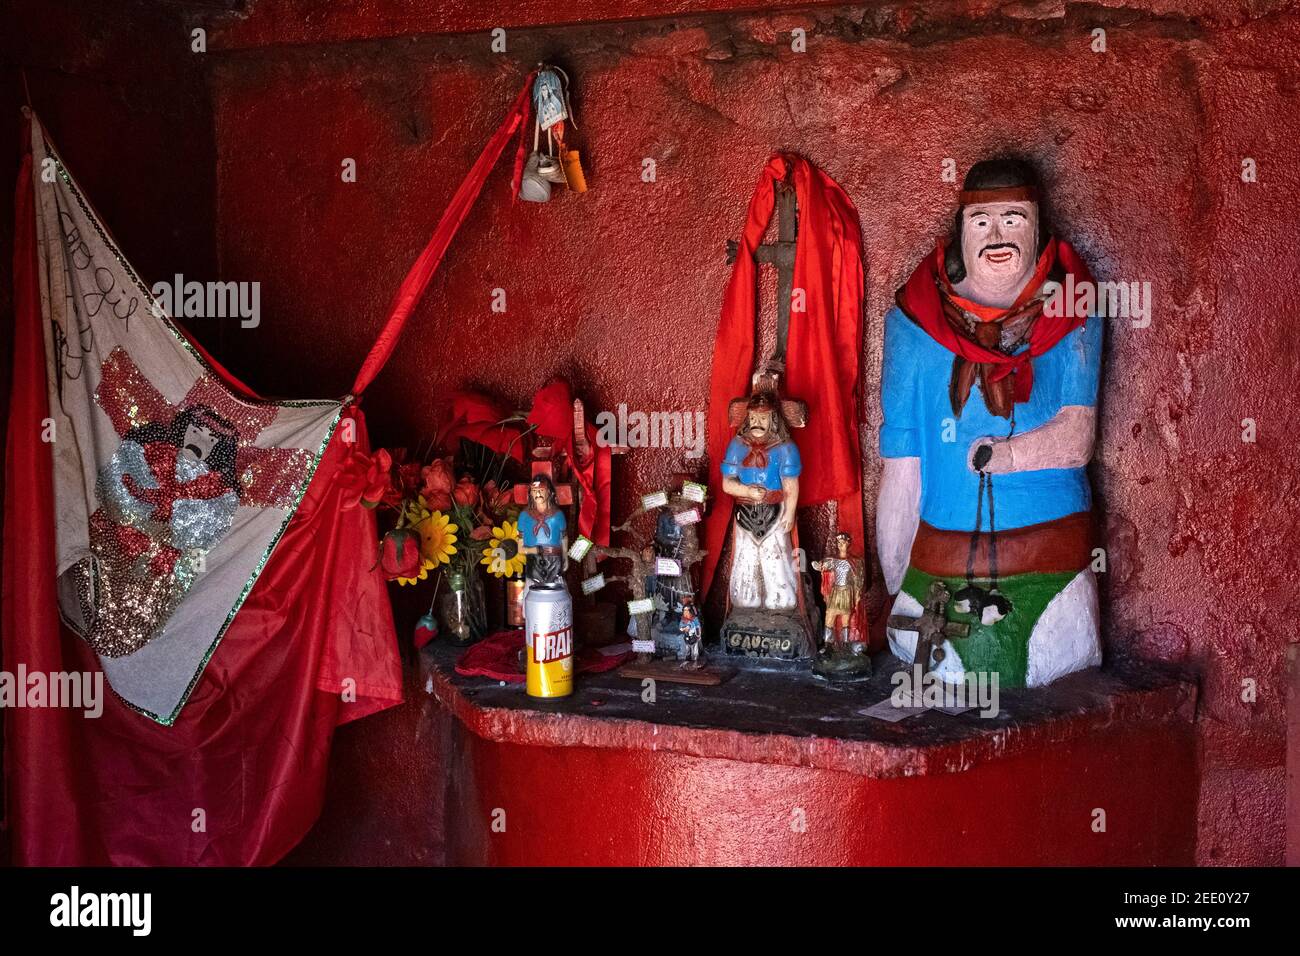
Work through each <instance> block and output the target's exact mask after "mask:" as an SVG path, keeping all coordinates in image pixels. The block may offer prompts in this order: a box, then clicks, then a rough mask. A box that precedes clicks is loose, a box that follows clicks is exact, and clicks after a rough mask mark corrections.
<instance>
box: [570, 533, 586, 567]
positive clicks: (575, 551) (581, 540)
mask: <svg viewBox="0 0 1300 956" xmlns="http://www.w3.org/2000/svg"><path fill="white" fill-rule="evenodd" d="M590 550H591V539H590V538H588V537H587V536H586V535H585V534H584V535H579V536H578V540H577V541H575V542H573V544H571V545H569V560H571V561H581V560H582V559H583V558H585V557H586V556H587V552H588V551H590Z"/></svg>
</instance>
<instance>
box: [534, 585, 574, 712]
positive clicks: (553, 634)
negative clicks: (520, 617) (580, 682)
mask: <svg viewBox="0 0 1300 956" xmlns="http://www.w3.org/2000/svg"><path fill="white" fill-rule="evenodd" d="M524 651H525V658H526V675H527V678H526V679H527V683H526V686H527V689H528V696H529V697H568V696H569V695H570V694H572V693H573V669H574V664H573V602H572V601H571V600H570V599H569V592H568V591H566V590H564V588H563V587H559V588H535V587H533V586H531V585H529V587H528V589H527V590H526V591H525V592H524Z"/></svg>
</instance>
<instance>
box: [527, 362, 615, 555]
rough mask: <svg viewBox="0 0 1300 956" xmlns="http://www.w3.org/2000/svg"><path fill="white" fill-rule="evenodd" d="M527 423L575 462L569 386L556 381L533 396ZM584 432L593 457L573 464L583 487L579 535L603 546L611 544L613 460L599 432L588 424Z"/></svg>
mask: <svg viewBox="0 0 1300 956" xmlns="http://www.w3.org/2000/svg"><path fill="white" fill-rule="evenodd" d="M528 422H529V424H531V425H536V426H537V434H539V435H542V436H543V437H546V438H549V439H551V441H552V443H553V446H554V448H555V449H556V450H557V451H560V452H564V453H565V454H567V455H569V456H570V461H573V393H572V392H571V391H570V390H569V383H568V382H566V381H564V380H563V379H555V380H554V381H552V382H550V383H549V384H547V385H543V386H542V387H541V388H540V389H538V390H537V393H536V394H535V395H534V396H533V408H532V411H531V412H529V414H528ZM584 432H585V434H586V436H587V444H588V446H589V447H590V448H591V452H592V453H591V456H590V457H589V458H588V460H587V461H585V462H583V463H582V464H579V463H578V462H576V461H573V477H574V478H575V479H576V480H577V482H578V485H579V486H580V487H581V488H582V505H581V507H580V508H579V509H578V534H582V535H586V536H587V537H588V538H590V539H591V540H592V541H594V542H595V543H596V544H598V545H601V546H602V547H604V546H606V545H608V544H609V490H610V459H611V455H612V452H611V451H610V449H609V446H608V445H602V444H599V443H598V442H597V441H596V429H595V428H594V427H593V426H592V424H591V422H587V423H586V427H585V429H584Z"/></svg>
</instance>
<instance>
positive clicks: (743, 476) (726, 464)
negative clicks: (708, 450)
mask: <svg viewBox="0 0 1300 956" xmlns="http://www.w3.org/2000/svg"><path fill="white" fill-rule="evenodd" d="M749 451H750V448H749V445H747V444H746V443H745V442H744V440H743V439H741V438H740V436H736V437H735V438H733V439H731V444H729V445H728V446H727V453H726V455H724V456H723V458H722V464H721V465H720V466H719V469H718V470H719V471H721V472H722V477H723V478H739V479H740V480H741V481H742V482H744V483H745V484H747V485H762V486H763V487H764V488H766V489H767V490H768V491H780V490H781V479H782V478H798V477H799V472H800V471H801V470H802V468H803V465H802V463H801V462H800V461H799V449H798V448H796V447H795V444H794V442H792V441H787V442H782V443H781V444H779V445H774V446H773V447H771V448H769V449H767V467H766V468H754V467H752V466H746V465H744V464H742V462H744V460H745V458H746V456H748V455H749Z"/></svg>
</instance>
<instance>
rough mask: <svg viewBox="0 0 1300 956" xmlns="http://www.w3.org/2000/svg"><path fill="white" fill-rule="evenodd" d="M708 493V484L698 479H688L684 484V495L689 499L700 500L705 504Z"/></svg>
mask: <svg viewBox="0 0 1300 956" xmlns="http://www.w3.org/2000/svg"><path fill="white" fill-rule="evenodd" d="M708 494H709V488H708V486H707V485H702V484H700V483H699V482H698V481H687V482H685V483H683V484H682V497H683V498H685V499H686V500H687V501H698V502H700V504H703V503H704V499H705V498H706V497H708Z"/></svg>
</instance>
